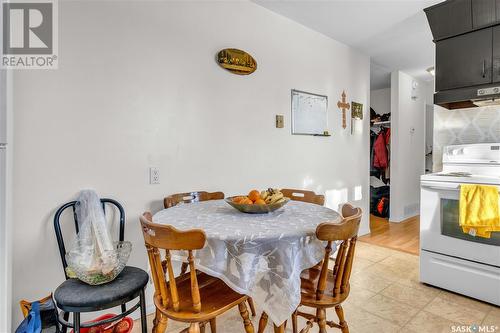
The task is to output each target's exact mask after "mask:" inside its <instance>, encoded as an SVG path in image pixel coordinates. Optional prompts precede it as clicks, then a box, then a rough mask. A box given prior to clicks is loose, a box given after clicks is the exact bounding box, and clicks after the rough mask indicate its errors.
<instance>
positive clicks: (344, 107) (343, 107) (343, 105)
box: [337, 90, 351, 128]
mask: <svg viewBox="0 0 500 333" xmlns="http://www.w3.org/2000/svg"><path fill="white" fill-rule="evenodd" d="M346 97H347V95H346V94H345V90H344V91H342V101H338V102H337V107H338V108H339V109H341V110H342V128H346V127H347V123H346V117H345V112H346V111H347V110H349V109H350V108H351V104H349V103H346V101H345V98H346Z"/></svg>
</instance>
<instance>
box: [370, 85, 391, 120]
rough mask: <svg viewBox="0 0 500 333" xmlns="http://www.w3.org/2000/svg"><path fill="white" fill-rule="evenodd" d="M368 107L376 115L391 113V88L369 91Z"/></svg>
mask: <svg viewBox="0 0 500 333" xmlns="http://www.w3.org/2000/svg"><path fill="white" fill-rule="evenodd" d="M370 106H371V107H372V109H373V110H375V112H376V113H378V114H386V113H389V112H391V88H386V89H377V90H372V91H370Z"/></svg>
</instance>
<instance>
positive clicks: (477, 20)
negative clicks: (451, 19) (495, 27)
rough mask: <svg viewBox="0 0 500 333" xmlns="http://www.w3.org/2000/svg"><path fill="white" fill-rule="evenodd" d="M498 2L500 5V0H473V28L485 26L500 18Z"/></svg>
mask: <svg viewBox="0 0 500 333" xmlns="http://www.w3.org/2000/svg"><path fill="white" fill-rule="evenodd" d="M497 4H498V5H500V0H472V28H473V29H477V28H481V27H485V26H488V25H491V24H493V23H495V22H496V21H497V20H498V19H500V15H497V13H496V11H497V9H496V8H497Z"/></svg>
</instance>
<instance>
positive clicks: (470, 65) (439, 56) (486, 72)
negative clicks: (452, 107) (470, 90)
mask: <svg viewBox="0 0 500 333" xmlns="http://www.w3.org/2000/svg"><path fill="white" fill-rule="evenodd" d="M493 29H494V28H487V29H482V30H477V31H474V32H471V33H468V34H465V35H461V36H457V37H454V38H449V39H444V40H441V41H438V42H436V91H442V90H447V89H454V88H461V87H470V86H475V85H480V84H487V83H491V82H492V67H493V45H492V39H493ZM495 31H496V32H497V29H496V28H495ZM497 33H500V31H499V32H497ZM497 36H499V38H500V35H497ZM498 43H499V45H500V41H499V42H498ZM497 49H498V51H497V52H498V55H497V56H498V57H499V58H500V48H497ZM499 65H500V63H499ZM499 70H500V69H499Z"/></svg>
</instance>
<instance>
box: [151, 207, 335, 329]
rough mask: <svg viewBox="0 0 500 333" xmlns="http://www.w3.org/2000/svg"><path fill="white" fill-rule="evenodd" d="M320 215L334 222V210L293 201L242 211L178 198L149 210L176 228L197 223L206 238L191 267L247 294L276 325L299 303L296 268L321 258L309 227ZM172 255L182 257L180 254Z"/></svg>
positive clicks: (321, 250) (312, 228)
mask: <svg viewBox="0 0 500 333" xmlns="http://www.w3.org/2000/svg"><path fill="white" fill-rule="evenodd" d="M326 221H330V222H340V216H339V214H338V213H337V212H335V211H333V210H331V209H329V208H326V207H322V206H319V205H314V204H309V203H303V202H299V201H290V202H289V203H288V204H287V205H286V206H285V207H283V208H281V209H279V210H277V211H275V212H272V213H269V214H245V213H241V212H239V211H237V210H236V209H234V208H233V207H231V206H229V205H228V204H227V203H226V202H224V200H213V201H204V202H198V203H190V204H181V205H179V206H175V207H172V208H169V209H165V210H162V211H160V212H158V213H156V214H155V215H154V216H153V222H155V223H160V224H169V225H172V226H174V227H176V228H177V229H180V230H188V229H194V228H200V229H203V230H204V231H205V233H206V235H207V243H206V246H205V247H204V248H203V249H202V250H199V251H197V252H196V255H195V258H196V267H197V268H198V269H199V270H200V271H203V272H205V273H207V274H209V275H212V276H215V277H218V278H220V279H222V280H223V281H224V282H226V283H227V285H228V286H230V287H231V288H232V289H234V290H235V291H237V292H239V293H241V294H246V295H249V296H251V297H252V298H253V299H254V301H255V302H257V303H258V304H259V305H260V307H261V308H262V309H263V310H264V311H265V312H266V313H267V314H268V315H269V317H270V318H271V320H272V321H273V322H274V323H275V324H276V325H280V324H281V323H283V322H284V321H285V320H288V319H290V316H291V314H292V312H293V311H295V309H296V308H297V306H298V305H299V303H300V273H301V272H302V270H304V269H306V268H309V267H312V266H314V265H316V264H317V263H318V262H319V261H320V260H321V259H322V258H323V255H324V244H323V243H322V242H321V241H319V240H318V239H317V238H316V237H315V230H316V226H317V225H318V224H320V223H321V222H326ZM333 250H334V251H335V249H333ZM173 258H174V259H176V260H183V259H184V258H185V255H183V254H180V253H178V254H177V255H173ZM202 301H203V300H202Z"/></svg>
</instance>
